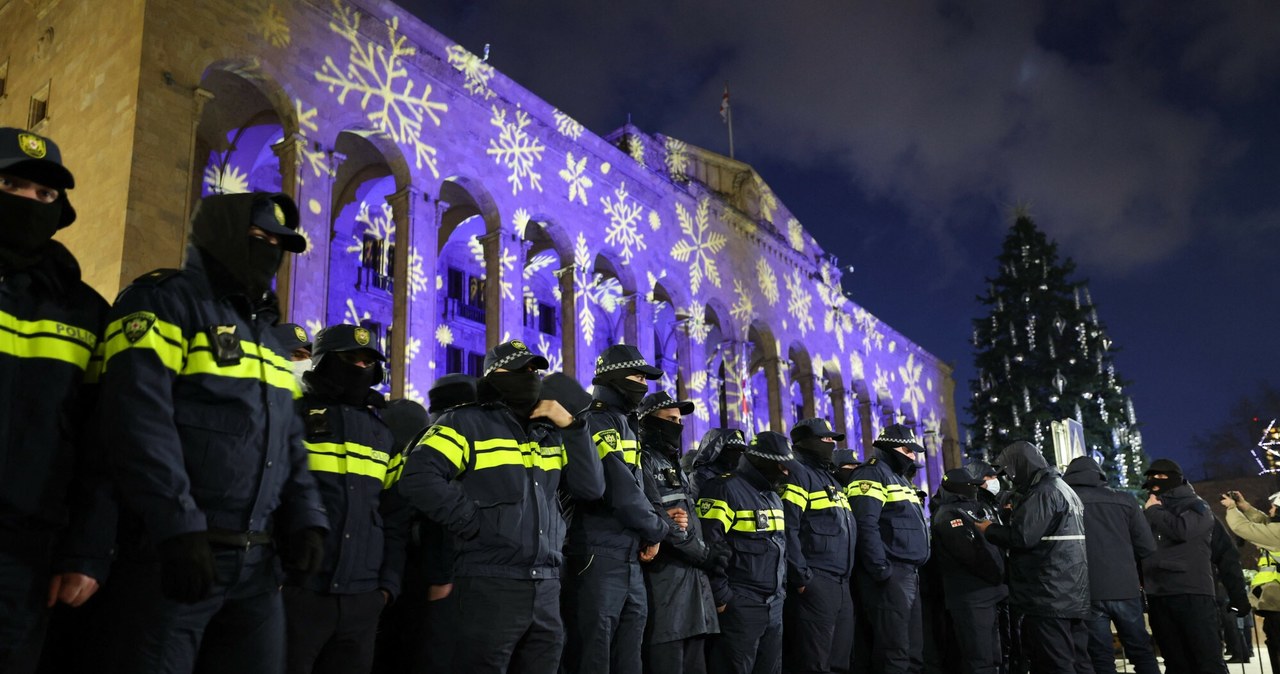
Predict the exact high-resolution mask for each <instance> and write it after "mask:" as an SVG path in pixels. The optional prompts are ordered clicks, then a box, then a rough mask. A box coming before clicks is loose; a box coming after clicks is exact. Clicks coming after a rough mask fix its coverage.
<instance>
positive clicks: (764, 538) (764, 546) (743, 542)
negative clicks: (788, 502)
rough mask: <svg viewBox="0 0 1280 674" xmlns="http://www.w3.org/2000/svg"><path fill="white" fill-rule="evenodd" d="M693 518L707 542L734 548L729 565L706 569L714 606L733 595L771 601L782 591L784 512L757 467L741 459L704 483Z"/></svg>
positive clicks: (778, 597)
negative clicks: (696, 512)
mask: <svg viewBox="0 0 1280 674" xmlns="http://www.w3.org/2000/svg"><path fill="white" fill-rule="evenodd" d="M698 519H699V522H700V524H701V525H702V535H703V538H704V539H706V541H707V545H709V546H712V547H715V546H717V545H721V544H724V543H727V544H728V545H729V548H730V549H731V550H732V551H733V557H732V558H731V559H730V560H729V566H728V568H726V569H725V570H724V572H713V573H711V574H710V578H711V592H712V594H713V595H714V596H715V599H716V605H717V606H723V605H725V604H730V603H732V601H733V598H734V596H735V595H738V594H748V595H751V596H753V597H754V598H756V599H758V600H760V601H763V602H767V603H770V604H772V603H774V602H778V601H781V600H782V599H783V598H784V597H785V596H786V585H785V582H786V571H787V552H786V550H787V533H786V527H787V524H786V516H785V515H784V514H783V512H782V499H781V498H780V497H779V496H778V494H777V492H775V491H773V488H772V487H771V486H770V485H769V482H768V481H767V480H765V478H764V476H763V475H761V474H760V472H759V471H758V470H756V469H755V468H753V467H752V466H751V464H749V463H747V462H746V460H743V461H742V462H740V463H739V464H738V468H737V469H736V470H734V471H733V472H732V473H725V474H724V475H721V476H719V477H716V478H713V479H712V480H710V481H709V482H707V483H706V484H704V485H703V487H702V496H701V497H700V498H699V499H698ZM730 610H732V609H730Z"/></svg>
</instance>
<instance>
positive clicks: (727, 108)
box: [720, 80, 733, 159]
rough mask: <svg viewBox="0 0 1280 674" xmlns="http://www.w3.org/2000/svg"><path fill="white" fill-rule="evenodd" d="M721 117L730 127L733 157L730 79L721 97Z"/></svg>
mask: <svg viewBox="0 0 1280 674" xmlns="http://www.w3.org/2000/svg"><path fill="white" fill-rule="evenodd" d="M720 119H722V120H724V123H725V124H726V125H727V126H728V127H729V158H730V159H733V106H732V105H730V103H729V81H728V80H725V83H724V96H722V97H721V98H720Z"/></svg>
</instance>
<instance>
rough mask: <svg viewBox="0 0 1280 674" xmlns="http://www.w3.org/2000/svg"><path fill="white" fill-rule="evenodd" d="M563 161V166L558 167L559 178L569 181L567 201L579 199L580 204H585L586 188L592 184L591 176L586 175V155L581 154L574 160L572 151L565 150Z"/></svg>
mask: <svg viewBox="0 0 1280 674" xmlns="http://www.w3.org/2000/svg"><path fill="white" fill-rule="evenodd" d="M564 163H565V167H564V168H562V169H560V178H561V179H563V180H564V181H565V182H566V183H569V201H581V202H582V205H583V206H586V205H587V190H589V189H591V187H592V186H593V185H594V183H593V182H592V181H591V176H589V175H587V155H585V154H584V155H582V157H581V158H580V159H578V161H577V162H575V161H573V153H572V152H566V153H565V156H564Z"/></svg>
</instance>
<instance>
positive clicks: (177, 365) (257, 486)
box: [102, 193, 328, 673]
mask: <svg viewBox="0 0 1280 674" xmlns="http://www.w3.org/2000/svg"><path fill="white" fill-rule="evenodd" d="M297 228H298V211H297V208H296V207H295V206H294V204H293V201H292V200H291V199H289V197H287V196H285V195H283V194H262V193H251V194H234V195H222V196H211V197H208V198H206V199H204V201H202V202H201V204H200V205H199V207H198V208H197V211H196V213H195V215H194V216H193V218H192V226H191V245H190V246H189V247H188V249H187V257H186V261H185V262H184V264H183V268H182V269H161V270H158V271H154V272H151V273H149V274H147V275H145V276H143V277H142V278H140V279H138V280H137V281H135V282H134V283H133V284H132V285H130V286H129V287H128V288H126V289H125V290H124V291H123V292H122V293H121V294H120V297H119V298H118V299H117V301H116V305H115V307H113V308H112V310H111V313H110V315H109V317H108V320H109V324H108V326H107V330H106V338H105V339H106V354H105V365H104V374H103V377H102V401H103V404H102V409H103V418H104V420H105V421H104V423H103V425H102V434H103V436H104V440H105V442H106V447H107V450H108V452H109V453H110V457H111V458H110V460H111V463H112V464H113V468H114V471H113V472H114V476H115V482H116V486H117V491H118V493H119V495H120V496H121V498H122V500H123V505H124V510H125V516H127V521H126V520H124V519H122V523H121V528H122V536H123V538H124V540H125V542H124V543H123V544H122V548H123V549H122V552H121V560H120V562H119V563H118V564H117V566H118V568H119V572H118V573H117V574H116V580H117V581H118V582H119V583H120V585H121V587H120V591H119V597H120V599H121V600H122V604H123V606H122V607H120V611H121V613H122V617H124V618H125V619H126V620H125V621H124V623H125V625H123V627H124V629H122V630H121V636H120V639H121V644H122V646H123V650H124V652H125V653H126V654H127V656H128V658H129V662H127V663H126V664H125V666H124V669H125V670H126V671H165V672H182V671H192V670H193V669H194V668H195V667H196V666H197V660H198V659H199V660H200V662H202V663H209V662H211V661H213V660H214V659H216V662H217V664H218V666H219V667H222V668H225V669H227V670H228V671H237V672H245V673H248V672H277V671H279V670H280V669H281V668H282V667H283V663H284V648H283V647H284V633H285V631H284V610H283V605H282V603H281V600H280V593H279V584H278V582H277V573H278V567H279V563H278V561H277V557H276V555H277V547H276V546H273V545H272V543H273V539H275V540H278V541H279V544H278V545H279V550H280V552H281V553H282V556H283V558H284V561H285V563H286V565H287V566H289V567H290V568H291V569H292V570H293V571H296V572H299V573H310V572H314V571H316V570H317V569H318V568H319V566H320V559H321V556H322V555H323V554H324V533H325V531H326V530H327V528H328V519H327V517H326V516H325V512H324V509H323V507H322V506H321V501H320V495H319V492H318V491H317V488H316V483H315V479H314V478H313V477H312V475H311V471H310V470H308V468H307V452H306V449H305V448H304V447H303V445H302V430H303V426H302V420H301V417H299V416H298V414H297V410H296V408H295V407H294V399H295V398H297V397H298V396H300V395H301V391H300V390H299V389H298V382H297V380H296V379H295V378H294V376H293V372H292V370H291V369H290V367H289V361H288V360H287V359H286V358H285V354H286V353H287V351H286V349H285V347H284V346H283V345H281V344H280V343H279V342H278V341H276V339H275V336H274V334H273V333H272V332H271V325H272V323H274V322H275V319H276V316H277V306H276V298H275V295H274V293H272V292H271V282H272V280H273V278H274V277H275V274H276V271H277V270H278V269H279V267H280V263H281V260H282V259H283V255H284V253H285V252H291V253H298V252H301V251H302V250H303V249H304V247H305V246H306V241H305V239H303V237H302V235H300V234H298V232H297V231H296V230H297ZM126 523H127V524H128V525H129V526H128V528H127V535H125V534H124V531H125V528H126V527H125V525H126ZM273 534H274V535H273ZM202 666H205V665H202Z"/></svg>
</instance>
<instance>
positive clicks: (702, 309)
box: [684, 302, 711, 344]
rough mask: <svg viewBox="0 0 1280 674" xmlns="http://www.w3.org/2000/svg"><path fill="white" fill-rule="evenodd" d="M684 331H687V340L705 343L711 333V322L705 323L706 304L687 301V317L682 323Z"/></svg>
mask: <svg viewBox="0 0 1280 674" xmlns="http://www.w3.org/2000/svg"><path fill="white" fill-rule="evenodd" d="M684 329H685V332H687V333H689V341H691V342H693V343H694V344H705V343H706V341H707V336H708V335H710V334H711V324H709V323H707V308H706V305H704V304H702V303H700V302H690V303H689V318H688V319H687V320H685V323H684Z"/></svg>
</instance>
